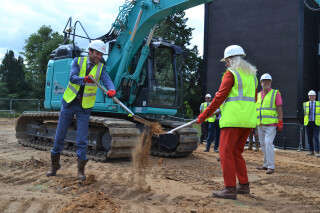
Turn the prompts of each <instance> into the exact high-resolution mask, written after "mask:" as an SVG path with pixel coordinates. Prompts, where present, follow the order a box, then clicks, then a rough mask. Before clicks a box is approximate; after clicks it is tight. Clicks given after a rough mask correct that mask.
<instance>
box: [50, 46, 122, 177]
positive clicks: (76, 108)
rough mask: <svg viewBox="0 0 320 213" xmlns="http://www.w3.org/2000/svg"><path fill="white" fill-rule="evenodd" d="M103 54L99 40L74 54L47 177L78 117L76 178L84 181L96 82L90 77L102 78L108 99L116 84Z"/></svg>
mask: <svg viewBox="0 0 320 213" xmlns="http://www.w3.org/2000/svg"><path fill="white" fill-rule="evenodd" d="M103 54H106V45H105V43H104V42H102V41H100V40H95V41H92V42H91V43H90V44H89V55H88V56H86V57H77V58H75V59H74V60H73V62H72V65H71V71H70V82H69V85H68V87H67V89H66V90H65V92H64V94H63V99H62V101H61V102H62V106H61V111H60V116H59V123H58V127H57V131H56V135H55V139H54V145H53V148H52V150H51V168H50V170H49V171H48V172H47V174H46V175H47V176H48V177H49V176H55V175H56V173H57V171H58V170H59V169H60V167H61V165H60V163H59V161H60V153H61V151H62V149H63V147H64V144H65V141H64V140H65V138H66V135H67V131H68V128H69V126H70V124H71V122H72V121H73V116H74V115H76V118H77V136H76V137H77V138H76V144H77V157H78V175H77V179H78V180H86V176H85V174H84V169H85V166H86V164H87V162H88V159H87V156H86V154H87V144H88V139H87V137H88V129H89V119H90V113H91V111H92V108H93V106H94V103H95V100H96V91H97V85H95V84H94V83H93V82H92V80H91V79H90V78H89V76H91V77H92V78H94V79H95V80H96V81H97V82H99V81H100V80H102V83H103V84H104V86H105V87H106V88H107V89H108V93H107V96H108V97H109V98H111V97H113V96H115V95H116V90H115V86H114V85H113V83H112V81H111V79H110V78H109V76H108V74H107V72H106V68H105V65H104V64H103V63H101V62H100V61H101V59H102V55H103Z"/></svg>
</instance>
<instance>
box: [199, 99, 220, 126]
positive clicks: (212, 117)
mask: <svg viewBox="0 0 320 213" xmlns="http://www.w3.org/2000/svg"><path fill="white" fill-rule="evenodd" d="M201 106H202V107H203V111H204V110H206V109H207V107H208V104H207V102H204V103H202V104H201ZM215 120H216V115H212V116H211V117H209V118H207V119H206V121H208V122H210V123H211V122H215Z"/></svg>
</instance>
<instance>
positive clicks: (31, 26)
mask: <svg viewBox="0 0 320 213" xmlns="http://www.w3.org/2000/svg"><path fill="white" fill-rule="evenodd" d="M123 3H124V0H93V1H84V0H47V1H43V0H42V1H40V0H24V1H22V0H3V1H2V2H1V7H0V14H1V17H0V60H1V59H2V58H3V56H4V54H5V53H6V52H7V50H13V51H14V53H15V57H17V56H18V55H19V52H22V51H23V46H24V45H25V40H26V39H27V38H28V37H29V36H30V35H31V34H32V33H36V32H37V30H38V29H39V28H40V27H41V26H43V25H46V26H49V25H50V26H51V28H52V29H53V31H57V32H59V33H60V34H62V31H63V29H64V27H65V25H66V23H67V21H68V19H69V17H70V16H71V17H72V20H73V24H74V22H75V21H77V20H79V21H80V22H81V23H82V25H83V26H84V28H85V30H86V31H87V33H88V34H89V36H90V37H91V38H96V37H98V36H101V35H103V34H105V33H107V32H108V31H109V29H110V28H111V24H112V23H113V22H114V20H115V18H116V17H117V15H118V13H119V6H121V5H123ZM186 15H187V17H188V18H189V21H188V22H187V25H188V26H189V27H192V28H195V30H194V31H193V39H192V41H191V43H192V46H193V45H197V46H198V48H199V53H200V55H202V54H203V26H204V6H203V5H200V6H197V7H194V8H191V9H188V10H186ZM80 31H81V30H80V29H79V28H78V31H77V32H79V33H80ZM80 42H81V41H79V43H80ZM87 44H88V43H87ZM87 44H86V45H87ZM80 45H81V43H80ZM81 47H82V46H81Z"/></svg>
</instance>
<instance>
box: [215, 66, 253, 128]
mask: <svg viewBox="0 0 320 213" xmlns="http://www.w3.org/2000/svg"><path fill="white" fill-rule="evenodd" d="M229 71H230V72H231V73H232V74H233V76H234V85H233V87H232V88H231V91H230V92H229V95H228V97H227V98H226V100H225V102H224V103H223V104H222V105H221V107H220V109H221V118H220V128H224V127H242V128H255V127H256V124H257V116H256V100H255V95H256V89H257V82H258V81H257V78H256V76H255V75H252V74H248V73H244V72H242V71H241V70H234V69H229Z"/></svg>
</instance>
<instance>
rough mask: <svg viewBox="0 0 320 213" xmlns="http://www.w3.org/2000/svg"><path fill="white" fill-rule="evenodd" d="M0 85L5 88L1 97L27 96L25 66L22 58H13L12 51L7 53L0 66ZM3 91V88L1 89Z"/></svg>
mask: <svg viewBox="0 0 320 213" xmlns="http://www.w3.org/2000/svg"><path fill="white" fill-rule="evenodd" d="M0 79H1V85H2V86H5V89H6V93H5V92H4V91H2V92H1V97H2V98H4V97H10V98H23V97H26V96H27V91H28V85H27V83H26V81H25V66H24V62H23V58H22V57H21V56H19V57H18V58H15V57H14V52H13V51H12V50H9V51H7V53H6V54H5V56H4V58H3V60H2V64H1V65H0ZM1 88H2V89H1V90H4V87H1Z"/></svg>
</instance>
